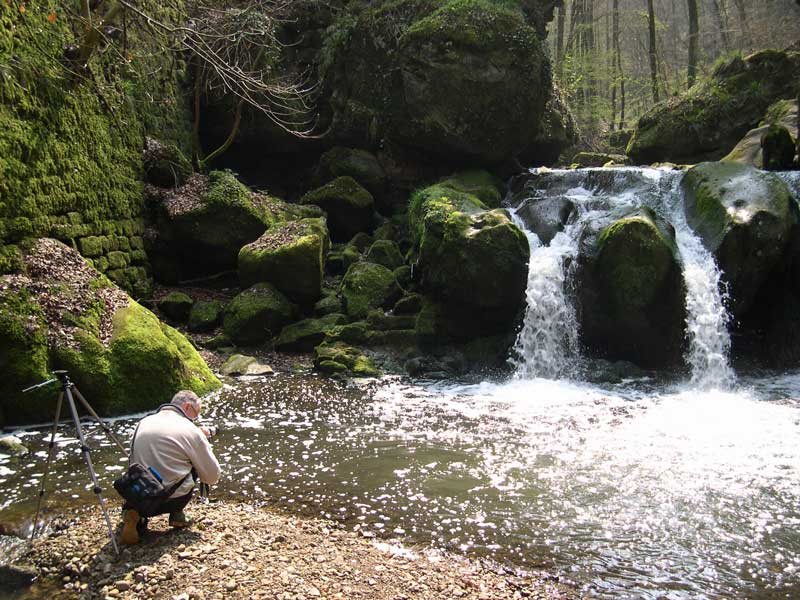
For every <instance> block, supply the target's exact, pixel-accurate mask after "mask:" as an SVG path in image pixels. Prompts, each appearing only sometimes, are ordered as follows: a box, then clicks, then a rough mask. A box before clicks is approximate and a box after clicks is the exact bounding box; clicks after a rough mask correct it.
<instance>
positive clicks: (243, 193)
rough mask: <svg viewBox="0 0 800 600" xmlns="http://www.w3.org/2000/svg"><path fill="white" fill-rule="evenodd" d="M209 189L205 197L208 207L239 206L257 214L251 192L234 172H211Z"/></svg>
mask: <svg viewBox="0 0 800 600" xmlns="http://www.w3.org/2000/svg"><path fill="white" fill-rule="evenodd" d="M208 181H209V188H208V191H207V192H206V194H205V196H204V197H203V201H204V202H205V204H207V205H208V206H212V207H213V206H215V205H221V206H238V207H241V208H245V209H246V210H248V211H252V212H253V213H255V207H254V206H253V204H252V202H250V190H249V189H248V188H247V186H246V185H244V184H243V183H242V182H241V181H239V180H238V179H237V178H236V174H235V173H233V172H232V171H211V173H209V174H208Z"/></svg>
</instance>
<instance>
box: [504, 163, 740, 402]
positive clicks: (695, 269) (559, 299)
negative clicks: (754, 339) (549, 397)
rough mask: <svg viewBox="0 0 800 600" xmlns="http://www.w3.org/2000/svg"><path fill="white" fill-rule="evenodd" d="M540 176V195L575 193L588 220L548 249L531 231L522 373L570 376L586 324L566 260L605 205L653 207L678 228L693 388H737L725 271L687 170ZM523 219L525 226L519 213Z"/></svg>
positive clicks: (518, 348)
mask: <svg viewBox="0 0 800 600" xmlns="http://www.w3.org/2000/svg"><path fill="white" fill-rule="evenodd" d="M533 173H534V175H536V176H538V177H539V178H540V179H539V180H538V181H537V185H536V186H535V191H534V194H535V197H537V198H541V199H544V198H557V197H568V198H569V199H570V200H572V201H573V202H574V203H575V206H576V210H577V211H578V213H579V214H581V217H580V218H579V219H577V220H576V222H575V223H574V224H572V225H570V226H568V227H567V228H566V229H565V230H564V231H563V232H561V233H559V234H558V235H556V237H555V238H554V239H553V241H552V242H551V244H550V246H548V247H543V246H541V245H540V244H538V238H536V236H535V234H531V233H528V237H529V239H531V240H532V243H531V261H530V265H529V273H528V287H527V290H526V300H527V310H526V314H525V320H524V323H523V327H522V330H521V331H520V334H519V336H518V338H517V341H516V344H515V354H516V355H517V356H516V358H515V366H516V367H517V377H519V378H531V377H553V376H558V375H562V374H564V372H565V371H567V372H568V367H569V365H570V363H571V362H572V359H574V358H575V355H576V354H577V338H578V323H577V319H576V318H575V308H574V306H573V304H572V300H571V298H570V296H569V294H568V293H567V291H566V288H567V283H568V281H567V280H568V273H566V272H565V264H566V263H568V262H570V261H568V260H566V259H568V258H569V259H572V258H575V257H576V256H577V251H578V239H579V237H580V234H581V231H582V228H583V224H584V223H586V222H587V221H588V219H590V218H592V216H593V215H596V214H599V213H600V212H601V211H602V210H605V211H610V210H617V209H620V208H625V207H628V208H630V209H634V208H637V207H639V206H642V205H647V206H649V207H650V208H652V209H653V210H654V211H656V212H657V213H658V214H659V215H661V216H662V217H664V218H665V219H667V220H668V221H670V222H671V223H672V225H673V226H674V228H675V241H676V244H677V247H678V251H679V254H680V258H681V261H682V263H683V277H684V281H685V284H686V313H687V322H686V337H687V351H686V354H685V361H686V363H687V365H688V366H689V368H690V370H691V385H692V386H693V387H694V388H701V389H726V388H728V387H730V386H731V385H732V384H733V382H734V380H735V377H734V374H733V370H732V369H731V367H730V365H729V362H728V355H729V350H730V343H731V342H730V334H729V332H728V322H729V317H728V314H727V311H726V309H725V303H724V299H723V296H722V294H721V292H720V277H721V273H720V271H719V269H718V268H717V266H716V263H715V261H714V259H713V257H712V256H711V254H710V253H709V252H708V251H707V250H706V249H705V248H704V247H703V244H702V242H701V241H700V239H699V238H698V237H697V236H696V235H695V234H694V232H692V230H691V229H690V228H689V226H688V224H687V223H686V218H685V215H684V212H683V192H682V190H681V187H680V181H681V179H682V177H683V173H682V172H677V171H666V170H661V169H636V168H627V169H618V170H615V171H613V172H612V171H608V170H598V169H584V170H568V171H567V170H562V171H559V170H547V171H542V172H537V171H533ZM598 206H599V207H601V209H600V210H598ZM590 208H591V210H590ZM515 218H516V217H515ZM517 222H518V224H519V225H520V226H521V227H523V229H524V228H525V226H524V224H523V223H522V222H521V221H520V220H519V219H518V218H517Z"/></svg>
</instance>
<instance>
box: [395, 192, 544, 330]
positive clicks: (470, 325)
mask: <svg viewBox="0 0 800 600" xmlns="http://www.w3.org/2000/svg"><path fill="white" fill-rule="evenodd" d="M409 226H410V228H411V232H412V235H413V238H414V241H415V246H416V248H417V253H418V257H419V258H418V261H417V266H416V268H417V269H418V271H419V278H420V282H421V286H422V289H423V291H425V292H426V293H427V294H430V295H431V296H433V297H435V298H437V299H438V301H439V302H440V303H441V304H442V305H443V306H445V307H446V311H447V312H448V313H449V314H450V315H451V316H452V317H454V318H455V316H456V315H459V316H460V318H461V317H463V319H464V322H463V323H462V325H463V326H462V327H456V328H455V329H456V330H457V331H458V330H460V331H461V336H463V339H465V340H466V339H469V338H470V337H483V336H486V335H494V334H497V333H500V332H502V331H505V330H507V329H509V328H511V327H512V326H513V322H514V321H515V320H516V318H517V313H518V311H519V310H520V309H521V306H522V303H523V301H524V297H523V292H524V290H525V286H526V283H527V279H528V265H527V263H528V259H529V256H530V246H529V243H528V240H527V238H526V237H525V234H524V233H523V232H522V231H521V230H520V229H519V227H517V226H516V225H515V224H514V223H513V222H512V221H511V218H510V217H509V215H508V213H507V212H506V211H505V210H502V209H495V210H486V205H485V204H484V203H483V202H482V201H481V200H480V199H479V198H477V197H476V196H473V195H472V194H469V193H466V192H462V191H458V190H456V189H454V188H453V187H450V186H442V185H439V184H436V185H433V186H430V187H428V188H424V189H422V190H419V191H417V192H416V193H415V194H414V195H413V196H412V200H411V206H410V208H409Z"/></svg>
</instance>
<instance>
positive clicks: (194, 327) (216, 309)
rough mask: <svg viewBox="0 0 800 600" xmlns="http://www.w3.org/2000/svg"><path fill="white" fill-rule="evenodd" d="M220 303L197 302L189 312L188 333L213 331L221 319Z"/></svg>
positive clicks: (210, 301) (209, 301)
mask: <svg viewBox="0 0 800 600" xmlns="http://www.w3.org/2000/svg"><path fill="white" fill-rule="evenodd" d="M222 309H223V306H222V303H221V302H219V301H217V300H198V301H197V302H195V303H194V304H193V305H192V308H191V310H190V311H189V331H192V332H194V333H204V332H207V331H212V330H214V329H215V328H216V327H217V325H219V322H220V319H221V318H222Z"/></svg>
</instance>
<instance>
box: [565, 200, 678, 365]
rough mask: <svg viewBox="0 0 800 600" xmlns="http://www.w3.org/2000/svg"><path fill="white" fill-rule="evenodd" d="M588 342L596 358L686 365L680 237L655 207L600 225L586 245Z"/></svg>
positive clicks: (580, 275)
mask: <svg viewBox="0 0 800 600" xmlns="http://www.w3.org/2000/svg"><path fill="white" fill-rule="evenodd" d="M578 260H579V262H578V272H577V274H576V279H577V281H578V286H577V287H578V290H579V291H578V302H579V314H580V330H581V336H582V342H583V344H585V346H586V347H587V348H588V349H589V351H590V352H591V353H592V354H593V355H595V356H600V357H603V358H608V359H611V360H628V361H631V362H634V363H636V364H638V365H640V366H644V367H664V366H669V365H676V364H678V363H679V362H680V360H681V344H682V342H683V331H684V322H685V307H684V295H685V292H684V284H683V277H682V273H681V267H680V262H679V260H678V252H677V247H676V244H675V234H674V231H673V230H672V229H671V227H670V226H669V225H667V224H666V223H664V222H663V221H661V220H660V219H659V218H657V217H656V215H655V213H654V212H653V211H651V210H650V209H639V210H636V211H634V212H632V213H629V214H627V215H626V216H624V217H622V218H618V219H615V220H613V221H612V222H611V223H606V224H603V223H596V224H595V228H590V229H587V231H586V232H585V233H584V235H583V238H582V240H581V249H580V255H579V259H578Z"/></svg>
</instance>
